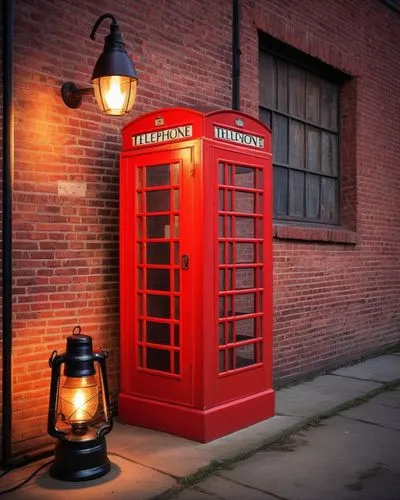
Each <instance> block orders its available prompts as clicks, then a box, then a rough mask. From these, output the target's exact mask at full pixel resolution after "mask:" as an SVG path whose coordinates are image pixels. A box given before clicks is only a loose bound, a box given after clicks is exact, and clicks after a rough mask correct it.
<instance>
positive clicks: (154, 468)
mask: <svg viewBox="0 0 400 500" xmlns="http://www.w3.org/2000/svg"><path fill="white" fill-rule="evenodd" d="M108 455H114V456H116V457H119V458H122V459H123V460H126V461H128V462H131V463H132V464H136V465H140V466H141V467H145V468H146V469H150V470H153V471H155V472H159V473H160V474H162V475H163V476H167V477H170V478H172V479H174V480H175V481H179V480H181V479H182V478H181V477H179V476H175V475H174V474H169V473H168V472H165V471H163V470H161V469H158V468H157V467H151V466H150V465H146V464H144V463H142V462H138V461H137V460H132V459H131V458H128V457H124V455H121V454H120V453H116V452H115V451H109V452H108Z"/></svg>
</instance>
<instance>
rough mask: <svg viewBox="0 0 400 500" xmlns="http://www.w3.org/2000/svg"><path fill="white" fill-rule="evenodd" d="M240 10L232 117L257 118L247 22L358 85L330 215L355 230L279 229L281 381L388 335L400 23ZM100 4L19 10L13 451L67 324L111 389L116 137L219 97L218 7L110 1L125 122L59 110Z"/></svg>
mask: <svg viewBox="0 0 400 500" xmlns="http://www.w3.org/2000/svg"><path fill="white" fill-rule="evenodd" d="M241 4H242V20H241V50H242V58H241V106H242V110H243V111H245V112H248V113H250V114H253V115H257V113H258V38H257V30H258V29H259V30H262V31H265V32H267V33H269V34H270V35H272V36H275V37H277V38H279V39H281V40H282V41H284V42H287V43H290V44H292V45H293V46H294V47H296V48H298V49H300V50H302V51H304V52H306V53H309V54H311V55H312V56H315V57H317V58H320V59H322V60H323V61H325V62H327V63H329V64H331V65H332V66H334V67H336V68H339V69H341V70H342V71H345V72H347V73H348V74H350V75H352V76H353V77H354V79H353V80H352V81H351V82H350V83H349V84H348V87H347V88H344V89H343V109H342V124H343V141H342V160H343V172H342V174H343V193H342V200H343V220H344V222H345V224H346V227H347V228H350V230H351V231H352V232H351V231H347V232H346V231H342V232H341V231H328V230H323V229H311V230H310V229H308V228H307V227H305V228H298V227H297V228H281V227H277V228H276V230H275V234H276V237H277V239H276V240H275V242H274V305H275V325H274V351H275V366H274V371H275V375H276V377H277V378H278V379H282V378H285V377H293V376H300V375H303V374H306V373H310V372H312V371H315V370H318V369H323V368H327V367H330V366H334V365H335V364H340V363H342V362H344V361H346V360H349V359H351V358H355V357H357V356H359V355H361V354H367V353H371V352H373V351H375V350H377V349H379V348H381V347H383V346H386V345H389V344H393V343H395V342H396V341H397V340H398V338H399V330H400V315H399V299H400V262H399V259H400V257H399V256H400V248H399V244H400V219H399V199H400V181H399V179H400V166H399V162H398V152H399V145H400V127H399V119H398V116H399V114H400V109H399V106H400V105H399V102H400V101H399V94H400V89H399V81H400V54H399V51H398V50H397V49H396V47H398V45H399V33H400V18H399V16H398V14H396V13H394V12H393V11H391V10H389V9H388V8H387V7H386V6H384V5H383V4H382V3H380V2H379V1H375V0H367V1H364V2H360V1H358V0H349V1H347V2H333V1H321V0H302V1H300V0H294V1H291V2H283V1H282V0H270V1H268V2H264V1H262V0H243V1H242V2H241ZM109 9H110V4H109V2H106V1H105V0H97V1H96V2H93V1H90V0H89V1H86V2H72V1H68V0H57V1H56V2H55V1H51V0H38V1H35V2H32V1H28V0H18V1H17V2H15V53H14V61H15V175H14V178H15V182H14V251H13V257H14V265H13V272H14V322H13V336H14V346H15V347H14V357H13V363H14V375H13V386H14V401H13V442H14V447H15V449H16V450H21V449H26V448H29V447H32V446H36V445H39V444H42V443H43V442H44V441H46V439H47V438H46V412H47V400H48V387H49V375H50V370H49V368H48V364H47V359H48V356H49V354H50V353H51V351H52V350H53V349H58V350H62V349H63V348H64V344H65V338H66V336H67V335H68V334H69V333H70V332H71V330H72V327H73V326H74V325H76V324H78V323H79V324H81V326H82V329H83V331H84V332H85V333H88V334H91V335H92V336H93V337H94V341H95V345H97V346H98V345H103V346H105V347H106V348H108V349H109V350H110V353H111V356H110V360H109V371H110V379H111V389H112V392H113V394H114V395H115V394H116V393H117V391H118V356H119V353H118V349H119V307H118V296H119V294H118V283H119V280H118V152H119V147H120V130H121V127H122V126H123V125H124V124H125V123H126V122H127V121H128V120H131V119H132V118H133V117H135V116H138V115H139V114H141V113H143V112H145V111H149V110H151V109H154V108H158V107H164V106H176V105H183V106H189V107H197V106H202V107H203V106H207V107H211V108H228V107H230V104H231V1H230V0H223V1H220V2H211V1H204V0H188V1H185V2H182V1H180V0H171V1H168V2H161V1H151V0H143V1H142V2H136V1H133V2H132V1H128V0H121V1H120V2H118V3H115V4H113V7H112V9H113V13H114V14H115V16H116V17H117V19H118V20H119V22H120V26H121V29H122V32H123V35H124V38H125V41H126V44H127V46H128V49H129V53H130V54H131V55H132V56H133V58H134V60H135V61H136V64H137V69H138V72H139V76H140V85H139V88H138V99H137V105H136V107H135V111H134V112H133V114H131V115H129V116H128V117H126V118H122V119H115V118H114V119H112V118H106V117H103V116H101V115H100V114H99V112H98V110H97V109H96V105H95V104H94V101H92V100H91V99H90V98H89V99H88V98H86V99H85V100H84V103H83V105H82V107H81V108H80V109H79V110H70V109H68V108H66V107H65V106H64V105H63V103H62V101H61V99H60V96H59V89H60V85H61V83H62V82H65V81H68V80H71V81H74V82H76V83H77V84H78V85H79V86H82V87H84V86H88V84H89V80H90V76H91V71H92V68H93V66H94V63H95V60H96V58H97V56H98V54H99V51H100V50H101V48H102V44H103V36H104V35H105V34H106V28H105V27H102V28H101V29H100V32H99V33H98V36H97V40H96V41H95V42H93V41H91V40H90V39H89V37H88V34H89V32H90V30H91V28H92V25H93V22H94V21H95V19H96V18H97V16H98V15H100V14H102V13H104V12H108V11H109ZM58 181H77V182H85V183H86V185H87V195H86V197H85V198H74V197H59V196H58V194H57V183H58ZM299 238H300V239H299ZM319 240H323V241H324V243H321V242H320V241H319ZM343 241H344V243H343Z"/></svg>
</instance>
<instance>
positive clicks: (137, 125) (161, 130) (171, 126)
mask: <svg viewBox="0 0 400 500" xmlns="http://www.w3.org/2000/svg"><path fill="white" fill-rule="evenodd" d="M270 132H271V130H270V128H269V127H267V126H266V125H264V124H263V123H261V122H260V121H259V120H257V119H256V118H254V117H252V116H250V115H247V114H245V113H241V112H240V111H234V110H220V111H212V112H206V113H204V112H201V111H198V110H195V109H189V108H163V109H158V110H155V111H150V112H149V113H146V114H144V115H141V116H139V117H138V118H136V119H135V120H132V121H131V122H129V123H128V124H127V125H125V127H124V128H123V130H122V152H127V151H131V150H132V149H135V150H137V149H142V148H146V147H154V146H156V145H157V143H158V142H164V143H165V142H166V137H167V142H168V143H170V144H173V143H176V142H179V141H182V140H185V139H187V140H190V139H199V138H209V139H218V140H221V141H223V142H226V143H229V144H230V145H233V146H239V147H240V146H242V147H246V148H252V149H254V150H255V151H257V152H267V153H269V152H270V151H271V144H270V137H271V134H270ZM168 134H170V136H168Z"/></svg>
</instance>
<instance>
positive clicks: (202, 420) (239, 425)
mask: <svg viewBox="0 0 400 500" xmlns="http://www.w3.org/2000/svg"><path fill="white" fill-rule="evenodd" d="M274 410H275V396H274V390H273V389H268V390H265V391H262V392H259V393H256V394H252V395H251V396H246V397H243V398H240V399H237V400H235V401H230V402H228V403H224V404H221V405H218V406H215V407H213V408H210V409H208V410H198V409H195V408H190V407H185V406H178V405H173V404H169V403H165V402H162V401H156V400H151V399H145V398H140V397H137V396H131V395H127V394H120V396H119V412H120V415H121V416H122V418H123V421H124V422H126V423H128V424H131V425H138V426H140V427H146V428H149V429H155V430H158V431H162V432H168V433H170V434H175V435H176V436H181V437H184V438H186V439H191V440H193V441H199V442H201V443H208V442H209V441H212V440H214V439H216V438H219V437H222V436H226V435H227V434H230V433H232V432H235V431H237V430H239V429H243V428H245V427H249V426H250V425H253V424H256V423H258V422H261V421H262V420H266V419H267V418H270V417H273V416H274Z"/></svg>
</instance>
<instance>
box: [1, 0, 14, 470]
mask: <svg viewBox="0 0 400 500" xmlns="http://www.w3.org/2000/svg"><path fill="white" fill-rule="evenodd" d="M2 3H3V241H2V251H3V255H2V270H3V318H2V319H3V349H2V358H3V387H2V388H3V395H2V405H3V406H2V463H3V465H4V466H5V467H9V466H10V464H11V456H12V453H11V442H12V441H11V428H12V426H11V418H12V185H13V171H14V112H13V36H14V19H13V1H12V0H4V1H3V2H2Z"/></svg>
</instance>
